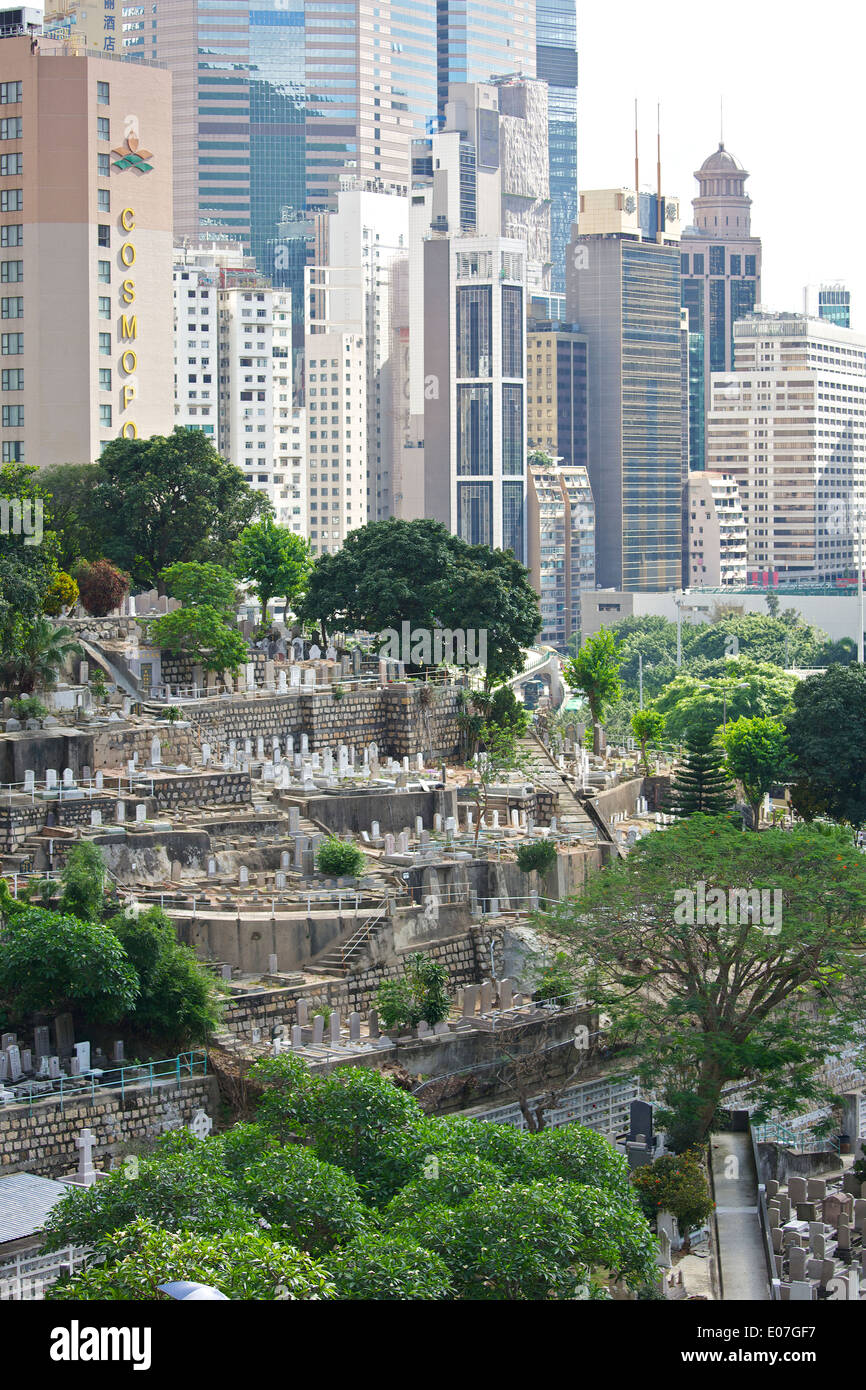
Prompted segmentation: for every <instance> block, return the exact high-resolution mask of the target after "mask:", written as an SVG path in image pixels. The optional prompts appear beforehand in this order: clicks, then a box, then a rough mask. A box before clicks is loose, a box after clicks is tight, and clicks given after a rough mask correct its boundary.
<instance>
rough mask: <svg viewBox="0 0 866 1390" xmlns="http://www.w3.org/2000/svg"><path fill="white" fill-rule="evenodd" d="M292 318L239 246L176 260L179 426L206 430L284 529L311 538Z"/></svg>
mask: <svg viewBox="0 0 866 1390" xmlns="http://www.w3.org/2000/svg"><path fill="white" fill-rule="evenodd" d="M291 321H292V310H291V301H290V296H289V294H288V292H287V291H285V290H279V289H273V288H272V287H271V286H270V285H269V284H268V282H267V281H266V280H265V279H264V278H263V277H262V276H261V275H259V273H258V272H257V271H256V269H255V266H254V264H253V263H252V259H251V258H245V257H244V256H243V254H242V252H241V250H240V248H239V247H238V246H237V245H236V244H232V243H226V244H225V245H223V246H220V245H218V244H214V243H212V244H210V245H208V246H203V247H182V248H178V249H177V251H176V253H175V265H174V325H175V350H174V359H175V423H176V424H177V425H180V426H182V427H184V428H187V429H197V430H201V431H202V432H203V433H204V434H206V435H207V436H208V438H209V439H210V440H211V442H212V443H213V444H214V446H215V447H216V448H217V449H218V450H219V452H220V453H221V454H222V455H223V456H224V457H225V458H227V459H229V460H230V461H231V462H232V463H233V464H235V466H236V467H238V468H241V469H243V472H244V476H245V478H246V481H247V482H248V483H249V484H250V486H251V487H254V488H256V489H257V490H258V491H261V492H264V493H265V495H266V496H267V498H268V500H269V501H270V503H271V505H272V506H273V508H274V514H275V517H276V519H277V521H278V522H279V523H280V525H283V526H288V527H290V528H291V529H292V530H293V531H296V532H298V533H299V534H304V535H305V534H306V529H307V528H306V501H307V496H306V424H305V417H304V412H303V410H302V409H299V408H297V407H295V406H293V404H292V378H291V342H292V339H291Z"/></svg>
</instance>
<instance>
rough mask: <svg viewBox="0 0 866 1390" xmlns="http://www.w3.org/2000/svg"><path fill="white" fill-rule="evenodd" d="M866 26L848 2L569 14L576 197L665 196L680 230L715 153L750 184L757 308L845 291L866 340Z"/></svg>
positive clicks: (595, 6)
mask: <svg viewBox="0 0 866 1390" xmlns="http://www.w3.org/2000/svg"><path fill="white" fill-rule="evenodd" d="M864 40H866V18H864V10H863V8H862V6H861V5H860V4H856V3H854V0H821V3H813V4H808V5H807V4H805V3H803V0H789V3H780V0H716V3H713V4H706V3H693V2H691V3H687V0H663V3H662V4H660V5H659V4H648V3H646V0H619V3H601V4H599V3H592V2H590V3H584V0H579V3H578V49H579V53H580V59H579V61H580V74H579V77H580V87H579V102H580V117H579V119H580V126H579V150H578V182H579V184H580V187H581V188H611V187H618V186H620V185H623V186H630V185H631V184H632V183H633V182H634V99H635V97H637V99H638V104H639V108H638V109H639V117H640V130H641V140H640V155H641V184H642V186H648V187H652V188H654V187H655V179H656V105H657V103H658V102H661V128H662V184H663V187H664V191H665V192H666V193H670V194H672V195H675V194H678V195H679V197H680V198H681V199H682V201H683V204H684V208H683V213H684V222H690V221H691V199H692V198H693V197H694V196H695V194H696V192H697V183H696V181H695V179H694V177H693V173H694V170H695V169H697V168H698V166H699V165H700V164H701V163H703V161H704V159H705V158H706V156H707V155H708V154H710V153H711V152H712V151H713V150H714V149H715V148H716V146H717V145H718V141H719V97H720V95H722V96H724V104H725V145H726V147H727V148H728V149H729V150H730V151H731V153H732V154H734V155H736V157H737V158H738V159H739V160H740V162H741V163H742V164H744V165H745V167H746V168H747V169H748V170H749V173H750V175H751V177H750V179H749V181H748V183H747V185H746V189H747V192H748V193H749V194H750V195H751V198H752V230H753V232H754V233H755V234H756V235H758V236H760V237H761V239H762V242H763V251H764V269H763V282H762V284H763V288H762V297H763V300H764V303H765V304H766V305H768V306H769V307H770V308H773V309H792V310H796V309H800V308H802V303H803V299H802V289H803V286H804V285H806V284H807V283H810V282H812V281H824V280H836V279H840V280H847V281H848V282H849V284H850V287H851V290H852V294H853V315H852V327H854V328H856V329H858V330H859V331H861V332H864V333H866V168H864V165H866V159H864V152H863V145H864V129H866V113H864V104H863V97H862V91H863V80H862V72H863V61H864V56H866V44H864Z"/></svg>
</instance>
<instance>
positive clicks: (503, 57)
mask: <svg viewBox="0 0 866 1390" xmlns="http://www.w3.org/2000/svg"><path fill="white" fill-rule="evenodd" d="M436 22H437V29H438V35H437V39H436V53H437V69H438V83H439V116H440V119H441V118H442V117H444V115H445V103H446V102H447V100H448V88H449V86H451V85H452V84H453V83H456V82H488V81H489V80H490V78H491V77H501V76H505V75H506V74H508V73H522V74H523V76H524V77H535V75H536V72H535V0H487V3H486V4H479V3H477V0H436ZM540 75H541V74H539V76H540Z"/></svg>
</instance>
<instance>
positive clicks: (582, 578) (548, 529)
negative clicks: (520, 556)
mask: <svg viewBox="0 0 866 1390" xmlns="http://www.w3.org/2000/svg"><path fill="white" fill-rule="evenodd" d="M528 475H529V493H528V499H527V518H528V520H527V542H528V545H527V556H528V558H527V565H528V568H529V576H530V582H531V583H532V587H533V588H534V589H535V591H536V593H537V594H538V599H539V608H540V611H541V623H542V627H541V641H542V642H548V643H550V645H551V646H553V647H556V648H557V649H558V650H559V651H563V652H564V651H565V650H566V648H567V646H568V641H569V638H570V637H572V636H573V635H574V634H575V633H576V634H578V636H579V634H580V595H581V592H582V591H583V590H584V589H594V588H595V513H594V507H593V501H592V489H591V488H590V485H589V476H588V474H587V471H586V469H585V468H575V467H571V466H569V465H567V464H562V463H561V462H560V461H559V460H551V461H550V462H548V463H543V462H540V461H539V462H537V463H530V464H529V468H528Z"/></svg>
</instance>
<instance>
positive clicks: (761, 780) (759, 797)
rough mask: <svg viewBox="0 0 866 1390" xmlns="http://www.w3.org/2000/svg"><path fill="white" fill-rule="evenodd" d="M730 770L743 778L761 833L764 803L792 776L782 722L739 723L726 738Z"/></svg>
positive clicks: (740, 721)
mask: <svg viewBox="0 0 866 1390" xmlns="http://www.w3.org/2000/svg"><path fill="white" fill-rule="evenodd" d="M723 741H724V745H725V751H726V752H727V755H728V767H729V768H730V769H731V772H732V773H733V774H734V776H735V777H737V778H739V780H740V782H741V783H742V786H743V791H744V792H745V794H746V800H747V802H748V803H749V807H750V808H751V812H752V829H753V830H757V829H758V826H759V822H760V816H761V802H762V801H763V799H764V797H765V796H766V794H767V792H768V791H769V790H770V788H771V787H772V786H773V785H774V784H775V783H777V782H783V781H784V780H785V778H786V777H787V775H788V770H789V767H790V758H789V756H788V737H787V734H786V732H785V726H784V724H783V723H782V722H781V720H779V719H738V720H736V721H735V723H733V724H729V725H728V728H727V732H726V733H725V735H724V740H723Z"/></svg>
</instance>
